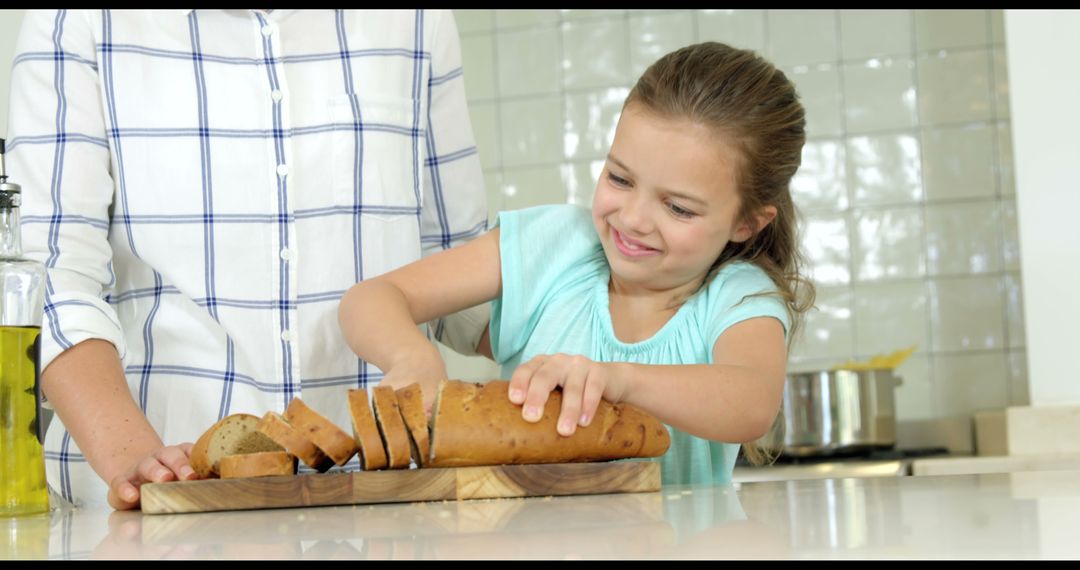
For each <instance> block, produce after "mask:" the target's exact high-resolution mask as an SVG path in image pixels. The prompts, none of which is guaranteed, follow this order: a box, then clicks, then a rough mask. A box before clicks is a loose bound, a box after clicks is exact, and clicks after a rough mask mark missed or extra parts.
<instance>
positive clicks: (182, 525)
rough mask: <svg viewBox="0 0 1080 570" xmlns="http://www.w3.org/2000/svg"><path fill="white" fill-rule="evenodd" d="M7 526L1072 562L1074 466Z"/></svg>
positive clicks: (457, 554) (565, 549)
mask: <svg viewBox="0 0 1080 570" xmlns="http://www.w3.org/2000/svg"><path fill="white" fill-rule="evenodd" d="M0 524H3V525H5V530H6V532H5V533H4V535H3V538H2V539H0V559H5V558H12V557H18V556H24V557H30V558H51V559H69V558H74V559H167V558H184V559H219V558H230V559H231V558H284V559H334V558H360V559H400V560H412V559H462V558H465V559H471V558H497V559H511V558H515V559H537V558H539V559H581V558H585V559H589V558H634V559H637V558H662V559H663V558H743V559H760V558H803V559H806V558H860V559H861V558H992V559H996V558H1025V559H1028V558H1070V559H1076V558H1080V540H1077V535H1076V529H1077V528H1080V471H1042V472H1022V473H1012V474H994V475H954V476H927V477H870V478H858V479H856V478H846V479H807V480H796V481H782V482H781V481H776V482H753V483H737V484H733V485H731V486H720V487H711V486H701V487H668V488H665V489H664V490H663V491H661V492H659V493H646V494H624V495H596V496H580V497H554V498H553V497H538V498H530V499H501V500H476V501H460V502H432V503H405V504H396V505H377V506H357V507H323V508H305V509H281V510H263V511H237V512H222V513H201V514H183V515H143V514H141V513H139V512H112V511H110V510H108V509H73V510H66V511H59V510H58V511H54V512H53V513H52V514H51V515H42V516H38V517H30V518H21V519H0Z"/></svg>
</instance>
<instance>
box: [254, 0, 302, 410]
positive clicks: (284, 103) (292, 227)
mask: <svg viewBox="0 0 1080 570" xmlns="http://www.w3.org/2000/svg"><path fill="white" fill-rule="evenodd" d="M256 17H257V18H258V20H259V24H260V27H259V28H258V33H259V34H260V35H261V37H262V40H261V41H262V46H263V54H264V61H263V64H264V66H265V67H266V75H267V89H266V97H267V100H268V101H269V103H270V105H269V110H270V125H271V126H270V134H271V136H270V137H269V140H268V144H267V153H268V154H269V161H268V164H270V165H272V167H273V169H274V171H273V173H272V175H271V176H270V177H269V180H270V184H271V188H270V192H271V195H272V196H273V206H272V211H273V212H274V231H273V232H272V233H273V243H274V244H275V245H276V248H275V249H273V250H271V253H270V255H272V256H273V259H271V260H270V263H271V266H273V267H275V268H276V269H275V271H274V291H275V295H274V297H275V298H276V299H277V303H276V304H275V305H276V306H275V307H274V309H275V321H276V324H277V327H276V338H272V339H270V342H272V343H273V344H275V345H276V346H277V350H276V351H275V352H276V353H277V362H276V364H275V368H276V370H277V373H278V376H277V377H278V378H279V379H280V381H281V383H282V393H283V400H282V405H283V406H285V405H288V402H289V401H290V400H291V399H292V398H293V397H294V396H298V395H299V392H300V351H299V350H298V347H299V343H300V340H301V339H300V330H299V321H298V316H297V308H298V303H297V300H298V291H297V288H298V280H297V277H296V276H297V271H296V263H297V261H298V259H297V247H296V245H297V244H296V215H295V212H294V210H293V200H290V198H289V195H290V191H291V189H292V184H291V181H292V179H293V178H294V177H293V172H292V170H293V165H292V160H291V158H292V156H293V153H292V150H291V137H289V136H287V133H289V131H290V129H291V117H290V113H289V104H288V103H289V90H288V86H287V83H286V75H285V70H284V66H283V65H282V63H281V55H282V54H281V43H282V42H281V28H280V26H279V23H278V22H276V21H274V20H272V19H269V18H267V17H265V16H263V15H261V14H256Z"/></svg>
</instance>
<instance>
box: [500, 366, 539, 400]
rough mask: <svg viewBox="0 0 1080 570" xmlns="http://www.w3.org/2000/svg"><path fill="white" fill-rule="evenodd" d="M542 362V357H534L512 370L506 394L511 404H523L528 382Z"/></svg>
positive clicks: (527, 391)
mask: <svg viewBox="0 0 1080 570" xmlns="http://www.w3.org/2000/svg"><path fill="white" fill-rule="evenodd" d="M543 362H544V357H542V356H536V357H533V358H532V359H531V360H529V361H528V362H526V363H525V364H522V365H521V366H518V367H517V370H514V374H513V375H512V376H510V386H509V387H508V392H507V396H508V397H509V398H510V401H511V402H513V403H515V404H524V403H525V395H526V394H528V393H529V380H530V379H531V378H532V375H533V373H534V372H535V371H536V369H537V368H540V365H541V364H543Z"/></svg>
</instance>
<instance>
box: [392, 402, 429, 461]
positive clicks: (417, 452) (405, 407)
mask: <svg viewBox="0 0 1080 570" xmlns="http://www.w3.org/2000/svg"><path fill="white" fill-rule="evenodd" d="M394 395H395V396H397V403H398V409H400V410H401V418H402V419H403V420H405V426H406V427H407V428H409V441H410V443H411V444H412V446H411V449H412V458H413V461H415V462H416V466H417V467H423V466H424V464H425V463H427V458H428V455H430V454H431V451H430V447H431V446H430V445H428V423H427V413H426V412H425V411H424V396H423V393H422V392H421V391H420V384H418V383H413V384H409V385H408V386H406V387H404V388H401V389H398V390H395V391H394Z"/></svg>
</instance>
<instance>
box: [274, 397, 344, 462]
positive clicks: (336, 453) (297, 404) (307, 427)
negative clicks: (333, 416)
mask: <svg viewBox="0 0 1080 570" xmlns="http://www.w3.org/2000/svg"><path fill="white" fill-rule="evenodd" d="M285 420H286V421H287V422H289V424H290V425H292V426H293V427H294V428H296V429H297V430H298V431H299V432H300V433H302V434H304V436H306V437H307V438H308V439H310V440H311V442H312V443H314V444H315V446H316V447H318V448H319V449H320V450H322V452H323V453H325V454H326V455H327V456H329V457H330V459H333V460H334V463H337V464H338V465H345V463H346V462H348V461H349V460H350V459H352V456H353V455H356V452H357V447H356V441H355V440H354V439H353V438H351V437H349V434H347V433H345V432H344V431H341V428H339V427H337V426H336V425H334V423H333V422H331V421H330V420H328V419H326V418H325V417H323V416H322V415H321V414H319V413H318V412H316V411H315V410H312V409H311V408H309V407H308V405H307V404H305V403H304V402H303V401H302V400H301V399H300V398H293V399H292V401H291V402H289V407H287V408H286V409H285Z"/></svg>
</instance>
